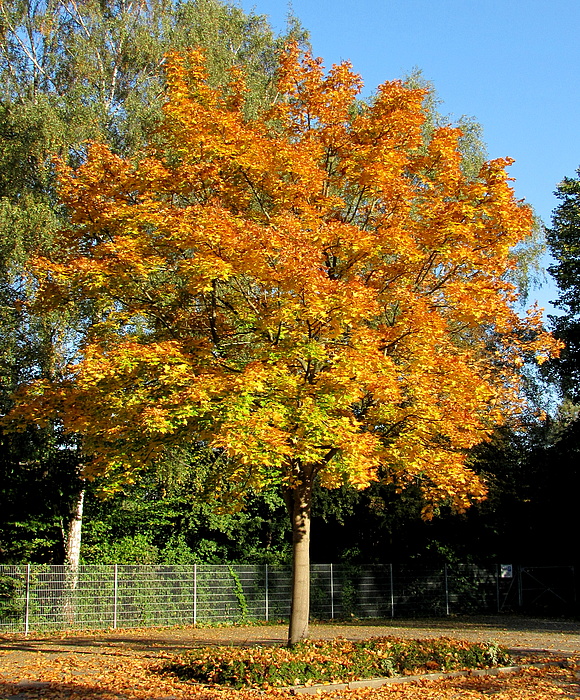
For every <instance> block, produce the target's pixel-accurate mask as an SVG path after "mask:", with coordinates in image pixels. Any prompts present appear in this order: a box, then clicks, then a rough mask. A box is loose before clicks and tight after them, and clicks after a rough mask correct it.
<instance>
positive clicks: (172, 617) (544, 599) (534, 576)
mask: <svg viewBox="0 0 580 700" xmlns="http://www.w3.org/2000/svg"><path fill="white" fill-rule="evenodd" d="M531 582H533V586H532V585H531ZM538 601H541V603H542V605H543V606H544V608H545V606H546V605H547V604H550V603H557V604H558V605H560V609H559V610H558V612H566V611H568V612H569V611H570V610H571V608H572V606H573V605H574V604H575V583H574V570H573V567H515V569H514V570H512V568H511V567H509V568H506V567H500V566H492V567H487V568H486V567H478V566H471V565H469V566H468V565H466V566H460V567H453V568H451V567H449V566H442V567H439V568H432V569H426V568H419V567H417V566H404V565H385V566H372V567H365V568H364V569H360V568H354V567H348V566H337V565H332V564H315V565H313V566H312V568H311V616H312V617H313V618H314V619H321V620H322V619H333V618H343V619H344V618H352V617H356V618H385V617H417V616H444V615H450V614H466V613H467V614H468V613H492V612H506V611H511V610H514V609H518V610H519V609H524V608H526V606H527V607H529V605H536V604H537V603H538ZM563 608H567V610H564V609H563ZM541 612H549V611H548V610H546V609H543V610H541ZM289 613H290V569H289V568H284V567H273V566H268V565H261V566H251V565H247V566H246V565H238V564H236V565H225V566H214V565H205V564H203V565H201V564H197V565H192V566H173V565H155V566H151V565H147V566H145V565H121V564H118V565H117V564H115V565H108V566H101V565H90V566H81V567H80V568H79V569H78V570H77V571H73V570H71V569H69V568H67V567H65V566H53V565H35V564H28V565H26V564H24V565H14V566H0V631H3V632H19V633H22V632H23V633H25V634H27V633H28V632H30V631H32V630H59V629H108V628H114V629H115V628H129V627H146V626H164V625H190V624H198V623H217V622H231V623H235V622H244V621H250V620H266V621H267V620H277V619H284V618H287V617H288V616H289Z"/></svg>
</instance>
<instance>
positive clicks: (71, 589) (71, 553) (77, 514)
mask: <svg viewBox="0 0 580 700" xmlns="http://www.w3.org/2000/svg"><path fill="white" fill-rule="evenodd" d="M84 501H85V490H84V489H83V490H82V491H80V492H79V494H78V497H77V500H76V501H75V503H74V505H73V507H72V508H71V518H70V520H69V523H68V526H67V529H66V534H65V538H64V551H65V559H64V563H65V565H66V569H65V590H64V601H63V613H64V618H65V620H66V621H67V622H68V623H69V624H73V623H74V622H75V591H76V589H77V586H78V582H79V563H80V557H81V530H82V525H83V504H84Z"/></svg>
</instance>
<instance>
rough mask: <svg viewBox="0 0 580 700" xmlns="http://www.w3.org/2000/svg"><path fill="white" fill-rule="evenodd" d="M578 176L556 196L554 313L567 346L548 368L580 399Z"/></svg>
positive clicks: (570, 394) (552, 240) (552, 249)
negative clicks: (555, 293)
mask: <svg viewBox="0 0 580 700" xmlns="http://www.w3.org/2000/svg"><path fill="white" fill-rule="evenodd" d="M578 176H579V177H576V178H568V177H567V178H564V180H562V182H561V183H560V184H559V185H558V188H557V190H556V193H555V194H556V197H558V199H559V200H561V203H560V204H559V205H558V207H557V208H556V209H555V211H554V215H553V219H552V228H551V229H548V231H547V241H548V246H549V249H550V252H551V254H552V257H553V258H554V259H555V261H556V262H555V264H554V265H552V266H551V267H549V268H548V272H550V274H551V275H552V276H553V277H554V279H555V281H556V284H557V285H558V288H559V296H558V298H557V299H556V300H555V301H553V302H552V303H553V304H554V306H556V308H558V309H560V310H561V311H562V314H560V315H558V316H550V322H551V326H552V328H553V332H554V335H556V336H557V337H558V338H561V339H562V340H563V341H564V343H565V348H564V350H563V351H562V353H561V356H560V358H559V359H558V360H557V361H555V362H553V363H550V367H549V368H548V370H549V373H550V375H551V376H552V378H554V379H555V380H556V381H557V383H558V385H559V386H560V388H561V389H562V392H563V393H564V395H565V396H568V397H569V398H571V399H572V400H573V401H574V402H578V401H579V400H580V170H579V171H578Z"/></svg>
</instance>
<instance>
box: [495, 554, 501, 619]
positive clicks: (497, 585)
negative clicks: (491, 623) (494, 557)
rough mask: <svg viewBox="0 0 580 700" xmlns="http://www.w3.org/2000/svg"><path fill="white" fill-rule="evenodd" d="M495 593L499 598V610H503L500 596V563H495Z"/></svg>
mask: <svg viewBox="0 0 580 700" xmlns="http://www.w3.org/2000/svg"><path fill="white" fill-rule="evenodd" d="M495 594H496V598H497V612H498V613H500V612H501V605H500V597H499V564H496V565H495Z"/></svg>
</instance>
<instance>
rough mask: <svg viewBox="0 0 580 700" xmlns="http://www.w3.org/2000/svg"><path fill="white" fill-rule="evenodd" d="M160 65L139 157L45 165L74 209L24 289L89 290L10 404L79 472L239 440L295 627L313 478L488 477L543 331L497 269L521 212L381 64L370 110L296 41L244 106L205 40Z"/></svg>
mask: <svg viewBox="0 0 580 700" xmlns="http://www.w3.org/2000/svg"><path fill="white" fill-rule="evenodd" d="M165 68H166V73H167V84H168V93H167V101H166V104H165V108H164V119H163V122H162V124H161V126H160V127H159V129H158V130H157V133H156V136H155V139H154V141H152V143H151V144H150V146H149V148H148V150H147V152H146V153H144V154H143V155H142V156H141V157H140V158H135V159H125V158H122V157H120V156H119V155H115V154H114V153H113V152H112V151H111V150H110V149H109V148H108V147H107V146H105V145H103V144H100V143H93V144H92V145H91V147H90V149H89V151H88V155H87V158H86V161H85V162H83V163H82V165H80V166H79V167H78V168H76V169H74V168H70V167H69V166H67V165H66V164H65V163H63V162H61V163H60V165H59V172H60V189H59V195H60V198H61V201H62V203H63V204H64V205H65V206H66V208H67V210H68V212H69V217H70V226H69V227H68V228H66V229H65V230H63V231H62V232H61V234H60V238H59V245H58V247H57V249H56V250H55V252H54V254H53V255H51V256H50V257H48V256H44V257H39V258H37V259H36V260H35V262H34V267H33V273H34V275H35V276H36V278H37V285H38V292H37V302H36V303H37V304H41V305H42V306H43V308H50V309H55V310H56V309H63V308H67V306H68V305H70V304H74V303H78V302H79V300H81V301H83V303H90V304H91V308H92V310H93V315H92V321H91V323H90V324H88V325H87V327H86V329H85V331H84V335H83V340H82V342H81V345H80V346H79V348H78V357H77V359H76V361H75V362H73V363H71V364H70V365H69V367H68V368H67V370H66V372H65V373H64V375H63V376H62V378H59V379H50V380H49V379H42V380H39V381H38V382H36V383H34V384H32V385H31V386H30V387H29V388H28V390H27V391H26V392H25V393H24V394H23V395H22V397H21V404H20V407H19V408H18V409H17V411H16V415H22V416H24V417H25V418H26V419H27V420H33V421H36V422H38V423H40V424H42V422H43V421H45V420H47V418H48V417H51V418H55V417H58V420H60V421H62V425H63V427H64V430H65V431H69V432H73V433H79V434H81V435H82V436H83V445H84V452H85V454H86V455H87V464H86V473H87V474H88V475H96V474H101V473H109V475H111V474H112V475H115V474H116V475H118V478H119V481H131V480H134V479H136V478H138V472H139V469H140V468H142V467H144V466H145V465H147V464H149V463H151V462H152V461H154V460H156V459H159V458H160V457H161V456H162V455H163V453H164V451H165V450H166V449H167V448H169V447H171V446H172V445H179V444H184V443H188V442H189V443H191V442H192V441H195V440H200V439H201V440H204V441H206V442H207V443H208V444H209V445H210V446H211V447H212V448H213V449H214V450H218V451H223V452H225V453H226V454H227V455H228V457H229V458H230V459H229V460H228V461H227V462H225V464H227V465H230V466H231V469H230V470H229V472H228V473H225V472H224V473H223V474H222V476H223V485H222V488H231V487H232V485H234V486H238V487H239V488H240V489H245V488H248V487H252V488H258V489H259V488H260V487H261V486H263V485H265V484H271V483H277V484H279V485H280V487H281V488H282V490H283V492H284V494H285V496H286V498H287V502H288V505H289V509H290V512H291V517H292V522H293V532H294V594H293V613H292V622H291V630H290V640H291V641H292V642H295V641H297V640H298V639H300V638H301V637H302V636H304V635H305V634H306V631H307V623H308V589H307V585H306V583H307V577H308V573H307V572H308V537H309V514H310V503H311V492H312V486H313V483H314V482H315V481H318V482H319V483H320V484H322V485H323V486H327V487H330V488H333V487H338V486H340V485H341V484H344V483H350V484H353V485H355V486H357V487H358V488H365V487H366V486H368V485H369V484H370V483H371V482H372V481H374V480H377V479H383V480H386V481H387V482H393V483H395V484H396V485H397V487H398V488H403V487H404V486H405V485H407V484H409V483H413V484H418V485H419V486H420V488H421V489H422V490H423V492H424V494H425V496H426V497H427V505H426V507H425V516H426V517H429V515H430V509H431V508H432V506H433V504H434V503H438V502H447V503H450V504H452V505H453V506H454V507H455V508H457V509H459V510H461V509H464V508H466V507H467V506H468V505H469V503H470V502H471V500H472V499H481V498H482V497H483V496H484V494H485V488H484V486H483V484H482V483H481V481H480V480H479V479H478V477H477V476H476V475H475V474H474V473H473V472H472V471H470V470H469V469H468V468H467V467H466V466H465V457H466V451H467V450H468V449H469V448H471V447H472V446H473V445H475V444H477V443H479V442H480V441H481V440H483V439H485V438H486V436H488V435H489V434H490V432H491V431H492V429H493V427H494V426H495V425H497V424H499V423H501V422H502V421H503V420H504V419H505V417H506V416H507V415H509V414H513V413H514V412H517V410H518V407H519V405H520V402H521V399H520V396H519V392H518V383H519V378H518V371H517V368H518V366H519V365H521V364H522V363H523V362H524V361H525V359H526V358H528V357H530V356H536V358H537V359H538V360H539V361H543V360H544V359H546V357H547V356H548V355H549V354H550V353H551V352H553V351H555V350H556V348H557V343H556V342H555V341H553V340H552V339H551V338H550V337H549V336H547V335H546V334H545V333H543V332H542V330H541V319H540V317H539V314H537V313H535V314H534V313H533V314H530V315H529V317H528V318H527V319H525V320H521V319H520V317H519V316H518V315H517V314H516V313H515V312H514V311H513V309H512V302H513V300H514V298H515V292H514V289H513V286H512V285H511V284H510V283H509V282H507V281H506V279H505V278H506V273H507V272H508V271H509V270H510V268H511V267H512V266H513V265H514V262H513V258H512V257H511V256H510V250H511V249H512V248H513V246H515V245H517V244H518V242H520V241H522V240H524V239H525V238H526V236H528V235H529V233H530V230H531V226H532V216H531V213H530V211H529V209H528V208H527V207H526V206H524V205H522V204H521V203H519V202H517V201H516V200H515V199H514V197H513V193H512V190H511V188H510V186H509V183H508V178H507V175H506V172H505V166H506V165H509V162H510V161H509V160H501V159H500V160H495V161H491V162H488V163H485V164H484V165H483V166H482V167H481V169H480V171H479V173H478V176H477V177H476V178H470V177H468V176H467V175H466V174H465V173H464V172H462V169H461V156H460V153H459V150H458V140H459V138H460V132H459V131H458V130H457V129H452V128H449V127H443V128H437V129H435V130H434V131H433V133H432V135H431V137H430V139H429V142H428V143H425V142H424V138H423V124H424V121H425V118H426V114H425V110H424V107H423V98H424V91H422V90H412V89H408V88H406V87H405V86H404V85H402V84H401V83H399V82H392V83H385V84H383V85H382V86H381V87H380V88H379V90H378V93H377V96H376V98H375V99H374V100H373V101H372V103H371V104H368V105H362V104H360V103H359V102H358V101H357V98H356V96H357V94H358V92H359V91H360V88H361V81H360V78H359V77H358V76H357V75H356V74H354V73H353V72H352V70H351V68H350V66H349V64H347V63H343V64H340V65H338V66H334V67H333V68H332V69H331V70H330V71H329V72H328V74H326V73H325V71H324V69H323V67H322V65H321V62H320V61H319V60H317V59H314V58H312V57H311V56H310V55H309V54H306V55H305V56H302V57H301V56H300V50H299V48H298V47H297V46H296V45H291V46H290V47H289V48H288V49H287V50H286V51H285V52H284V53H283V54H282V55H281V58H280V69H279V74H278V79H277V85H276V89H277V94H278V97H277V99H276V101H275V103H274V104H273V106H271V107H269V108H268V109H265V110H262V111H261V112H260V113H259V114H258V115H257V116H252V115H248V111H247V109H246V99H245V98H246V95H247V88H246V85H245V83H244V80H243V76H242V73H241V72H240V71H239V70H236V69H233V70H232V71H231V79H230V82H229V83H228V84H227V85H226V86H222V87H214V86H212V85H211V81H210V80H209V78H208V75H207V72H206V69H205V62H204V58H203V55H202V53H200V52H189V53H187V54H177V53H171V54H169V55H168V56H167V57H166V62H165ZM216 489H218V490H219V484H218V485H216Z"/></svg>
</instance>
